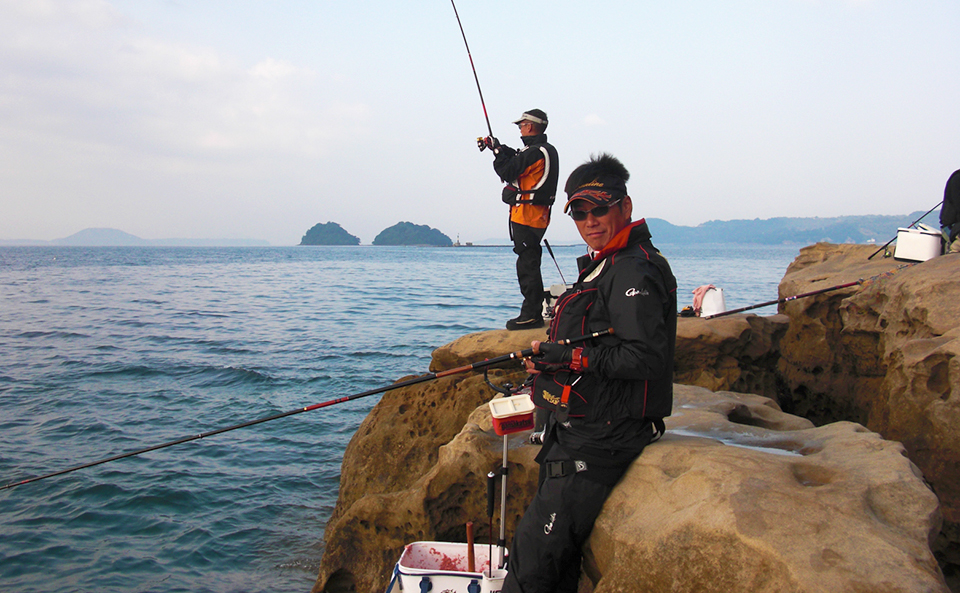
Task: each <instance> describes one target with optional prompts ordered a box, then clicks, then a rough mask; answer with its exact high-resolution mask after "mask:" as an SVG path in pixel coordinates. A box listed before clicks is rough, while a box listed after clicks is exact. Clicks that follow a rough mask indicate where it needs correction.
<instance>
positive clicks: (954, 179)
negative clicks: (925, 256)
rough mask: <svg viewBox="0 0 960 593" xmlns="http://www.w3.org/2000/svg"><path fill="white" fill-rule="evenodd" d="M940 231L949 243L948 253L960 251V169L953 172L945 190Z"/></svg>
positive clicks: (941, 208)
mask: <svg viewBox="0 0 960 593" xmlns="http://www.w3.org/2000/svg"><path fill="white" fill-rule="evenodd" d="M940 230H941V231H943V238H944V239H945V240H946V242H947V252H948V253H954V252H958V251H960V169H958V170H956V171H954V172H953V175H951V176H950V179H948V180H947V187H946V188H944V190H943V206H941V207H940Z"/></svg>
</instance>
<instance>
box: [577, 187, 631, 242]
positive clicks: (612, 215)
mask: <svg viewBox="0 0 960 593" xmlns="http://www.w3.org/2000/svg"><path fill="white" fill-rule="evenodd" d="M570 208H571V209H572V210H580V211H581V212H586V213H587V217H586V218H585V219H583V220H575V221H574V224H576V225H577V230H578V231H580V236H581V237H583V240H584V241H585V242H586V244H587V246H589V247H590V249H593V250H594V251H600V250H601V249H603V248H604V247H606V246H607V243H609V242H610V240H611V239H613V238H614V237H615V236H616V234H617V233H619V232H620V231H622V230H623V229H625V228H626V227H627V226H628V225H629V224H630V216H631V215H632V214H633V202H632V201H631V200H630V196H626V197H624V198H623V200H622V201H621V202H620V203H619V204H616V205H614V206H611V207H609V208H608V209H607V213H606V214H604V215H603V216H596V215H594V214H593V211H594V210H596V209H597V208H601V210H602V209H603V208H602V207H598V206H595V205H594V204H592V203H590V202H588V201H586V200H577V201H576V202H574V203H573V204H571V205H570Z"/></svg>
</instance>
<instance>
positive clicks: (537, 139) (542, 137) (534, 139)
mask: <svg viewBox="0 0 960 593" xmlns="http://www.w3.org/2000/svg"><path fill="white" fill-rule="evenodd" d="M520 139H521V140H523V145H524V146H533V145H534V144H546V143H547V135H546V134H537V135H536V136H520Z"/></svg>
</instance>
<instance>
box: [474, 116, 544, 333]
mask: <svg viewBox="0 0 960 593" xmlns="http://www.w3.org/2000/svg"><path fill="white" fill-rule="evenodd" d="M513 123H515V124H516V125H518V126H520V137H521V139H522V140H523V148H521V149H520V150H514V149H513V148H510V147H509V146H505V145H502V144H500V142H499V141H497V139H496V138H493V137H487V138H484V144H485V145H486V146H488V147H489V148H491V149H492V150H493V154H494V160H493V169H494V171H496V172H497V175H499V176H500V179H501V180H502V181H504V182H505V183H506V185H505V186H504V188H503V193H502V196H501V199H502V200H503V201H504V202H505V203H506V204H508V205H509V206H510V239H511V240H513V252H514V253H516V254H517V281H518V282H519V283H520V294H522V295H523V305H522V306H521V307H520V315H519V316H517V317H516V318H514V319H511V320H509V321H507V329H509V330H516V329H528V328H536V327H543V278H542V277H541V275H540V259H541V256H542V255H543V249H542V248H541V247H540V241H541V240H542V239H543V235H544V233H546V231H547V226H548V225H549V224H550V207H551V206H552V205H553V201H554V199H555V198H556V195H557V181H558V180H559V177H560V173H559V171H560V169H559V167H560V163H559V159H558V157H557V149H556V148H554V147H553V146H552V145H551V144H550V143H548V142H547V135H546V134H545V133H544V131H545V130H546V129H547V123H548V121H547V114H546V113H544V112H543V111H541V110H540V109H531V110H530V111H525V112H524V113H523V115H522V116H521V117H520V119H518V120H517V121H515V122H513Z"/></svg>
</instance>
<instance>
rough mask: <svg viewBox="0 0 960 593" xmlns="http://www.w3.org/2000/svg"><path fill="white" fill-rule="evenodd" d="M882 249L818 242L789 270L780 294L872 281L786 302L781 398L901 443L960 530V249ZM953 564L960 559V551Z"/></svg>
mask: <svg viewBox="0 0 960 593" xmlns="http://www.w3.org/2000/svg"><path fill="white" fill-rule="evenodd" d="M874 251H876V249H875V248H873V247H872V246H869V245H828V244H818V245H815V246H812V247H807V248H805V249H802V250H801V252H800V257H799V258H798V259H797V261H796V262H794V264H792V265H791V266H790V268H788V270H787V274H786V276H785V277H784V280H783V282H782V283H781V285H780V292H781V294H784V293H790V292H804V291H809V290H815V289H817V288H820V287H826V286H830V285H838V284H842V283H845V282H850V281H855V280H857V279H860V278H863V279H866V280H867V281H866V282H864V283H863V284H862V285H861V286H857V287H853V288H849V289H844V290H841V291H836V292H833V293H828V294H824V295H820V296H816V297H811V298H808V299H800V300H796V301H793V302H791V303H788V304H787V305H786V306H784V307H783V312H784V313H785V314H787V315H789V317H790V329H789V330H788V331H787V333H786V335H785V336H784V338H783V339H782V340H781V360H780V367H779V368H780V371H781V375H782V377H783V379H784V381H785V383H786V385H787V387H788V388H789V392H790V393H791V394H792V397H791V400H790V401H781V403H782V404H783V405H784V407H785V408H786V409H788V410H791V411H794V412H795V413H798V414H801V415H803V416H806V417H809V418H812V419H814V420H815V421H816V422H818V423H822V422H831V421H835V420H838V419H846V420H854V421H857V422H860V423H862V424H864V425H865V426H866V427H867V428H869V429H870V430H873V431H876V432H878V433H880V434H881V435H883V436H884V437H885V438H889V439H893V440H898V441H901V442H902V443H903V445H904V447H905V448H906V451H907V454H908V455H909V456H910V458H911V459H912V460H913V461H914V462H915V463H916V464H917V465H918V466H919V467H920V469H921V470H922V471H923V474H924V476H925V478H926V479H927V480H928V481H929V482H930V483H931V484H932V485H933V488H934V490H935V492H936V493H937V495H938V496H939V497H940V501H941V505H942V509H943V514H944V518H945V520H946V521H947V522H948V527H949V531H950V532H952V533H954V534H957V533H958V531H960V530H958V525H960V463H958V460H960V429H958V427H960V358H958V353H960V341H958V338H960V255H956V254H954V255H946V256H942V257H937V258H934V259H932V260H929V261H927V262H923V263H920V264H910V263H906V262H898V261H895V260H893V259H890V258H888V259H884V258H882V257H880V256H877V257H875V258H874V259H873V260H868V259H867V257H868V256H869V255H870V254H871V253H873V252H874ZM878 275H879V276H878ZM951 539H952V540H953V543H952V547H953V548H954V549H958V548H960V541H958V538H957V537H956V536H952V537H951ZM952 561H953V562H954V563H957V562H960V552H957V553H955V556H954V558H953V560H952Z"/></svg>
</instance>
